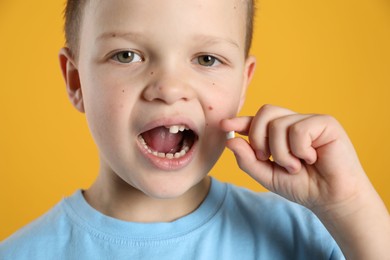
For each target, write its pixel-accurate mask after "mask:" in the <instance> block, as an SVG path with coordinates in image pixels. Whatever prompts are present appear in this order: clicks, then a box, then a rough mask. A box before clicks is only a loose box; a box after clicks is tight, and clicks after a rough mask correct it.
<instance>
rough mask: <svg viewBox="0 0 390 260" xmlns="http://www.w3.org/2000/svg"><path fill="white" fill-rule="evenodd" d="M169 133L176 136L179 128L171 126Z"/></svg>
mask: <svg viewBox="0 0 390 260" xmlns="http://www.w3.org/2000/svg"><path fill="white" fill-rule="evenodd" d="M169 132H170V133H171V134H177V133H178V132H179V126H177V125H173V126H171V127H169Z"/></svg>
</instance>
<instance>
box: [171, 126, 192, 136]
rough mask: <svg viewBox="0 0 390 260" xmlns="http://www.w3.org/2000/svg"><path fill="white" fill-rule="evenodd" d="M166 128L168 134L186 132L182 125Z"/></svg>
mask: <svg viewBox="0 0 390 260" xmlns="http://www.w3.org/2000/svg"><path fill="white" fill-rule="evenodd" d="M166 128H169V132H170V133H171V134H177V133H178V132H179V131H180V132H183V131H184V130H188V128H187V127H186V126H184V125H171V126H166Z"/></svg>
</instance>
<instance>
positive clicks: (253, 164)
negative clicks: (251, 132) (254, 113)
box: [226, 138, 274, 190]
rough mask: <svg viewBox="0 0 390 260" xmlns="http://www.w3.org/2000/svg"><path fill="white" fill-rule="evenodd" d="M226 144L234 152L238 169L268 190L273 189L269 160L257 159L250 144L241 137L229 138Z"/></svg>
mask: <svg viewBox="0 0 390 260" xmlns="http://www.w3.org/2000/svg"><path fill="white" fill-rule="evenodd" d="M226 146H227V147H228V148H229V149H230V150H231V151H232V152H233V153H234V156H235V157H236V161H237V164H238V166H239V167H240V169H242V170H243V171H244V172H246V173H247V174H248V175H249V176H251V177H252V178H254V179H255V180H256V181H257V182H259V183H260V184H261V185H263V186H264V187H265V188H267V189H268V190H274V187H273V182H272V170H273V168H272V162H271V161H259V160H257V158H256V155H255V153H254V151H253V150H252V148H251V146H250V145H249V144H248V142H247V141H245V140H244V139H242V138H234V139H230V140H228V141H227V142H226Z"/></svg>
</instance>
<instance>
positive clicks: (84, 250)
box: [0, 0, 390, 259]
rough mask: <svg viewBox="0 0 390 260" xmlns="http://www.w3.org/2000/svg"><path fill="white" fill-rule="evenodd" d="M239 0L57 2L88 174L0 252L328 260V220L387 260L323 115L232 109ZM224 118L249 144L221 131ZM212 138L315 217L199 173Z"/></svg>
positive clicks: (247, 21)
mask: <svg viewBox="0 0 390 260" xmlns="http://www.w3.org/2000/svg"><path fill="white" fill-rule="evenodd" d="M251 10H253V9H252V3H251V1H249V0H248V1H243V0H213V1H210V0H208V1H207V0H196V1H180V0H166V1H159V0H148V1H144V0H128V1H124V0H111V1H99V0H89V1H86V0H85V1H74V0H73V1H72V0H69V1H68V5H67V12H66V15H67V17H66V36H67V48H64V49H62V50H61V52H60V63H61V68H62V71H63V74H64V78H65V81H66V86H67V91H68V93H69V97H70V99H71V102H72V103H73V104H74V106H75V107H76V109H78V110H79V111H81V112H85V114H86V117H87V121H88V124H89V127H90V129H91V133H92V135H93V137H94V139H95V142H96V144H97V146H98V149H99V154H100V164H101V165H100V172H99V175H98V177H97V179H96V181H95V183H94V184H93V185H92V186H91V187H90V188H89V189H88V190H85V191H78V192H76V193H75V194H74V195H73V196H71V197H69V198H67V199H65V200H64V201H62V202H61V203H59V204H58V205H57V206H56V207H55V208H54V209H52V210H51V211H50V212H49V213H47V214H46V215H45V216H43V217H42V218H41V219H39V220H37V221H36V222H34V223H32V224H31V225H29V226H27V227H26V228H24V229H23V230H21V231H20V232H18V233H16V234H15V235H13V236H12V237H11V238H9V239H8V240H6V241H4V242H2V244H1V246H0V258H1V259H139V258H142V259H156V258H159V259H238V258H239V257H241V258H243V259H340V258H342V257H343V256H342V253H341V251H340V249H339V247H338V246H337V245H336V243H335V242H334V240H333V239H332V237H331V236H330V234H331V235H332V236H333V237H334V239H335V240H336V241H337V244H338V245H339V246H340V248H341V250H342V252H343V254H344V255H345V257H347V258H351V259H386V257H388V256H389V250H388V249H387V247H386V246H387V244H388V243H389V241H390V220H389V215H388V212H387V210H386V208H385V207H384V205H383V203H382V202H381V200H380V198H379V196H378V195H377V194H376V192H375V190H374V189H373V187H372V186H371V184H370V183H369V181H368V179H367V177H366V176H365V173H364V171H363V169H362V167H361V166H360V163H359V161H358V159H357V156H356V154H355V152H354V149H353V147H352V144H351V143H350V141H349V139H348V137H347V136H346V134H345V132H344V130H343V129H342V128H341V127H340V125H339V124H338V123H337V121H335V120H334V119H333V118H331V117H329V116H322V115H301V114H296V113H294V112H292V111H290V110H287V109H284V108H279V107H274V106H264V107H262V108H261V109H260V110H259V112H258V113H257V114H256V115H255V116H254V117H240V118H236V117H235V115H236V114H237V112H238V111H239V110H240V108H241V106H242V104H243V101H244V98H245V90H246V87H247V85H248V84H249V82H250V79H251V77H252V75H253V73H254V68H255V59H254V58H253V57H250V56H249V55H248V51H249V46H250V38H251V31H252V29H251V24H252V14H251V12H252V11H251ZM230 131H237V132H239V133H240V134H243V135H247V136H248V138H249V142H246V141H244V140H243V139H241V138H232V139H229V140H228V141H227V142H226V140H225V133H227V132H230ZM225 146H227V147H228V148H230V149H231V150H232V151H233V152H234V154H235V156H236V158H237V162H238V164H239V165H240V167H241V168H242V169H243V170H244V171H245V172H247V173H248V174H249V175H251V176H252V177H253V178H254V179H256V180H257V181H258V182H259V183H261V184H262V185H264V186H265V187H266V188H268V189H269V190H271V191H273V192H275V193H277V194H279V195H282V196H283V197H285V198H287V199H289V200H292V201H294V202H297V203H299V204H301V205H303V206H305V207H306V208H308V209H310V210H311V211H312V212H314V214H316V215H317V217H318V219H319V220H320V221H321V222H322V224H321V222H320V221H319V220H318V219H317V218H316V217H314V216H313V215H312V214H311V212H310V211H309V210H306V209H305V208H303V207H301V206H298V205H296V204H293V203H290V202H287V201H285V200H282V199H280V198H279V197H278V196H276V195H272V194H263V195H261V194H254V193H252V192H249V191H247V190H243V189H240V188H237V187H234V186H232V185H226V184H222V183H220V182H218V181H217V180H214V179H213V180H211V179H210V178H209V177H207V173H208V172H209V170H210V169H211V167H212V166H213V165H214V164H215V162H216V160H217V159H218V157H219V155H220V154H221V152H222V151H223V149H224V147H225ZM271 155H272V158H273V161H270V160H269V157H270V156H271ZM323 225H324V226H325V227H326V228H325V227H324V226H323ZM327 230H328V231H329V232H330V234H329V233H328V231H327Z"/></svg>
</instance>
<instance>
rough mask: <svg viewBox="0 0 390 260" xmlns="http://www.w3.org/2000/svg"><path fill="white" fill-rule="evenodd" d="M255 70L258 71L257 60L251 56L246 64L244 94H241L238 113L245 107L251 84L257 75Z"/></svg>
mask: <svg viewBox="0 0 390 260" xmlns="http://www.w3.org/2000/svg"><path fill="white" fill-rule="evenodd" d="M255 69H256V58H255V57H254V56H249V57H248V58H247V59H246V62H245V68H244V78H243V83H242V92H241V97H240V105H239V107H238V111H240V110H241V108H242V106H243V105H244V102H245V97H246V91H247V89H248V86H249V84H250V82H251V81H252V78H253V75H254V73H255Z"/></svg>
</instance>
